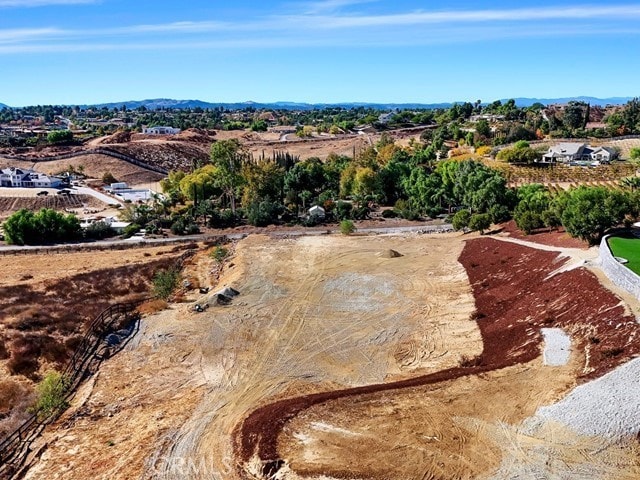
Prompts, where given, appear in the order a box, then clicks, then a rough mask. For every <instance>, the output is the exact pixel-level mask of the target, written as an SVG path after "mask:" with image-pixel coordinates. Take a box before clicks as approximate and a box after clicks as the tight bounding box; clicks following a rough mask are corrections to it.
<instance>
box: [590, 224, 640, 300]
mask: <svg viewBox="0 0 640 480" xmlns="http://www.w3.org/2000/svg"><path fill="white" fill-rule="evenodd" d="M609 237H610V235H607V236H605V237H604V238H603V239H602V242H600V265H601V266H602V270H603V271H604V273H605V274H606V275H607V277H609V280H611V281H612V282H613V283H615V284H616V285H617V286H618V287H620V288H622V289H624V290H626V291H627V292H629V293H630V294H632V295H633V296H634V297H636V298H637V299H638V300H640V276H638V275H637V274H635V273H634V272H632V271H631V270H629V269H628V268H627V267H625V266H624V265H622V264H621V263H619V262H618V261H617V260H616V259H615V258H614V256H613V253H612V252H611V248H609V242H608V239H609Z"/></svg>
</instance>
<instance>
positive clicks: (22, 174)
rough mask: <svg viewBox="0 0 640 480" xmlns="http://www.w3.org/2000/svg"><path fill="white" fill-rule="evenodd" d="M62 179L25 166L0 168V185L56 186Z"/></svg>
mask: <svg viewBox="0 0 640 480" xmlns="http://www.w3.org/2000/svg"><path fill="white" fill-rule="evenodd" d="M60 185H62V180H61V179H59V178H57V177H50V176H49V175H45V174H44V173H39V172H35V171H33V170H29V169H26V168H15V167H11V168H3V169H2V170H0V187H15V188H18V187H21V188H57V187H59V186H60Z"/></svg>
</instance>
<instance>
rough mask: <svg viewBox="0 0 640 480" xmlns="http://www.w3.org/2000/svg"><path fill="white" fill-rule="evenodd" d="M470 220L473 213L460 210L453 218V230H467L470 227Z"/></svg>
mask: <svg viewBox="0 0 640 480" xmlns="http://www.w3.org/2000/svg"><path fill="white" fill-rule="evenodd" d="M470 218H471V213H469V210H466V209H464V210H459V211H458V212H456V214H455V215H454V216H453V219H452V221H451V223H452V225H453V228H454V229H456V230H462V229H464V228H467V227H468V226H469V219H470Z"/></svg>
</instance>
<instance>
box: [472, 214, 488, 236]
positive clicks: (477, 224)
mask: <svg viewBox="0 0 640 480" xmlns="http://www.w3.org/2000/svg"><path fill="white" fill-rule="evenodd" d="M490 226H491V216H490V215H489V214H488V213H476V214H474V215H471V218H470V219H469V228H470V229H471V230H473V231H478V232H480V234H483V233H484V231H485V230H487V229H488V228H489V227H490Z"/></svg>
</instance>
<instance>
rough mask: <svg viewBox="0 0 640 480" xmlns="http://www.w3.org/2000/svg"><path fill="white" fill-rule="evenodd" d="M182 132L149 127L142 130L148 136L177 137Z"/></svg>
mask: <svg viewBox="0 0 640 480" xmlns="http://www.w3.org/2000/svg"><path fill="white" fill-rule="evenodd" d="M181 131H182V130H180V129H179V128H173V127H149V128H145V129H143V130H142V133H144V134H146V135H177V134H178V133H180V132H181Z"/></svg>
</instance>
